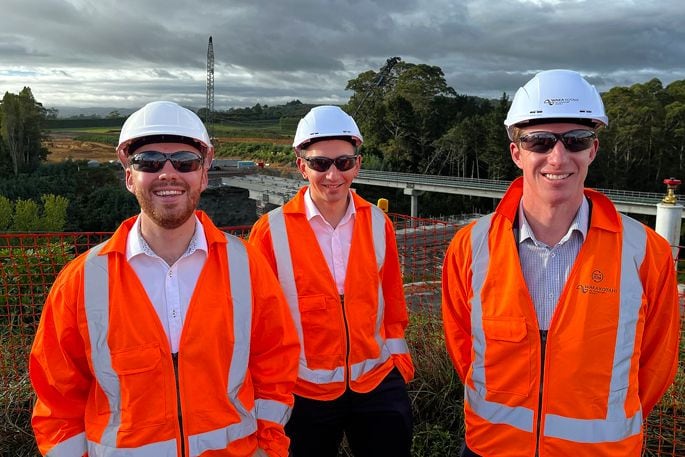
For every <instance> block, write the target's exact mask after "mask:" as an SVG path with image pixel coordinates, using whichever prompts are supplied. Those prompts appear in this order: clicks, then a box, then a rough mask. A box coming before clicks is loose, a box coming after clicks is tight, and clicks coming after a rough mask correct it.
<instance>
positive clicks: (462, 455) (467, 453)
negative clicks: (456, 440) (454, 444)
mask: <svg viewBox="0 0 685 457" xmlns="http://www.w3.org/2000/svg"><path fill="white" fill-rule="evenodd" d="M459 457H480V455H478V454H476V453H475V452H473V451H472V450H471V449H469V447H468V446H467V445H466V441H464V442H463V443H462V444H461V451H460V452H459Z"/></svg>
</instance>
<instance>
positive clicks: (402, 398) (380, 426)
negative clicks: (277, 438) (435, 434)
mask: <svg viewBox="0 0 685 457" xmlns="http://www.w3.org/2000/svg"><path fill="white" fill-rule="evenodd" d="M412 427H413V424H412V414H411V405H410V403H409V396H408V394H407V386H406V384H405V383H404V379H403V378H402V375H401V374H400V372H399V371H397V369H393V371H391V372H390V373H389V374H388V376H386V377H385V379H384V380H383V381H382V382H381V383H380V384H379V385H378V387H376V388H375V389H374V390H372V391H371V392H369V393H365V394H359V393H356V392H353V391H351V390H349V389H347V391H345V393H344V394H343V395H342V396H341V397H339V398H337V399H335V400H331V401H319V400H311V399H308V398H303V397H298V396H297V395H296V396H295V406H294V407H293V413H292V415H291V416H290V420H289V421H288V423H287V424H286V426H285V433H286V434H287V435H288V437H290V456H291V457H336V456H337V455H338V450H339V448H340V443H341V442H342V439H343V434H344V435H346V436H347V442H348V444H349V445H350V448H351V449H352V452H353V453H354V456H355V457H384V456H387V457H409V456H410V451H411V441H412Z"/></svg>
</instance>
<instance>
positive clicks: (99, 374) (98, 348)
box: [83, 242, 121, 447]
mask: <svg viewBox="0 0 685 457" xmlns="http://www.w3.org/2000/svg"><path fill="white" fill-rule="evenodd" d="M104 245H105V242H103V243H100V244H99V245H97V246H95V247H94V248H92V249H91V250H90V251H89V252H88V254H87V257H86V262H85V265H84V271H83V275H84V298H85V313H86V322H87V323H88V338H89V339H90V350H91V361H92V363H93V370H94V372H95V378H96V379H97V381H98V384H99V385H100V387H101V388H102V390H103V392H104V393H105V396H106V397H107V401H108V403H109V410H110V414H109V421H108V423H107V426H106V427H105V430H104V431H103V433H102V437H101V439H100V440H101V443H102V444H103V445H105V446H110V447H116V443H117V433H118V431H119V426H120V425H121V385H120V384H119V377H118V375H117V373H116V372H115V371H114V368H113V367H112V356H111V354H110V350H109V344H108V342H107V335H108V334H109V274H108V264H107V259H108V256H106V255H105V256H100V255H98V254H99V253H100V251H101V250H102V247H103V246H104Z"/></svg>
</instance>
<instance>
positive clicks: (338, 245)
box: [304, 189, 357, 295]
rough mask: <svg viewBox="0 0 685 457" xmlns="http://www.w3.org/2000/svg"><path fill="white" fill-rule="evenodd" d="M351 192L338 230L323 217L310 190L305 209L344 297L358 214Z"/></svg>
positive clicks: (305, 198) (306, 196)
mask: <svg viewBox="0 0 685 457" xmlns="http://www.w3.org/2000/svg"><path fill="white" fill-rule="evenodd" d="M349 192H350V196H349V203H348V205H347V211H346V212H345V215H344V216H343V218H342V219H341V220H340V223H339V224H338V226H337V227H336V228H333V227H332V226H331V224H329V223H328V221H326V219H324V217H323V216H322V215H321V212H320V211H319V208H317V207H316V205H315V204H314V200H312V196H311V195H310V194H309V189H307V192H305V193H304V208H305V214H306V216H307V220H308V221H309V225H310V226H311V227H312V230H313V231H314V235H316V240H317V241H318V242H319V247H320V248H321V252H323V256H324V257H325V258H326V263H327V264H328V269H329V270H330V272H331V274H332V275H333V279H334V280H335V285H336V287H337V288H338V293H339V294H340V295H343V294H344V292H345V275H346V274H347V260H348V259H349V257H350V246H351V245H352V232H353V230H354V220H355V215H356V213H357V211H356V209H355V208H354V202H353V201H352V191H349Z"/></svg>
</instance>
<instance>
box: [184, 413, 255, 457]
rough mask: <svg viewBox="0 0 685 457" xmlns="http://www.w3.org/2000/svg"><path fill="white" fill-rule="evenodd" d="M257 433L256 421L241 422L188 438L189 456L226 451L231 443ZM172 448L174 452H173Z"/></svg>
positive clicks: (195, 456)
mask: <svg viewBox="0 0 685 457" xmlns="http://www.w3.org/2000/svg"><path fill="white" fill-rule="evenodd" d="M256 431H257V422H256V421H247V420H243V421H242V422H237V423H235V424H231V425H229V426H228V427H221V428H218V429H216V430H210V431H208V432H204V433H198V434H196V435H190V436H188V447H189V448H190V449H189V452H190V456H191V457H197V456H198V455H200V454H202V453H203V452H205V451H209V450H221V449H226V447H228V445H229V444H230V443H232V442H233V441H236V440H239V439H241V438H245V437H246V436H250V435H252V434H253V433H255V432H256ZM175 450H176V449H175V448H174V452H175ZM174 456H175V454H174Z"/></svg>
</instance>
